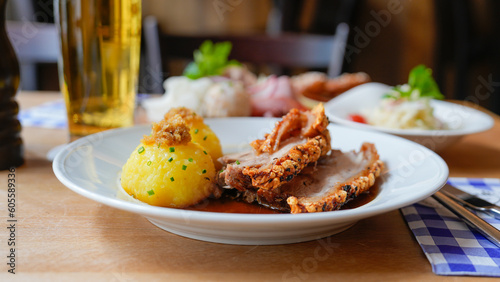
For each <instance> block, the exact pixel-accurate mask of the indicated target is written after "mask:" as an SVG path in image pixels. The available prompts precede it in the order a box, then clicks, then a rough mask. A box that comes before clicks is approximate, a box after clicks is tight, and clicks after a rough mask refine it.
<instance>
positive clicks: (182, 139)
mask: <svg viewBox="0 0 500 282" xmlns="http://www.w3.org/2000/svg"><path fill="white" fill-rule="evenodd" d="M189 141H191V134H189V127H188V126H187V125H186V122H185V120H184V119H183V118H182V116H181V115H178V114H176V115H173V116H169V117H168V118H164V119H162V120H161V121H160V122H158V123H156V122H154V123H153V128H152V132H151V136H144V138H143V139H142V140H141V142H142V143H144V144H161V145H167V146H175V145H183V144H187V143H189Z"/></svg>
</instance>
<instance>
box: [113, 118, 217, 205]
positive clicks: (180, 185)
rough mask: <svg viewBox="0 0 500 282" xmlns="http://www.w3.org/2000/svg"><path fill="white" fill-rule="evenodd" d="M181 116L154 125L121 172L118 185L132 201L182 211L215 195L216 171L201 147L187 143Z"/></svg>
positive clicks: (186, 128)
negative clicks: (150, 132)
mask: <svg viewBox="0 0 500 282" xmlns="http://www.w3.org/2000/svg"><path fill="white" fill-rule="evenodd" d="M190 140H191V136H190V134H189V128H188V127H187V126H186V125H185V123H184V122H183V119H182V118H181V117H180V116H178V115H177V116H175V117H173V118H171V119H170V120H162V121H161V122H160V123H158V124H153V132H152V134H151V136H145V137H144V138H143V139H142V140H141V144H139V146H137V148H136V149H135V150H134V151H133V152H132V154H131V155H130V158H129V159H128V160H127V162H126V163H125V165H124V166H123V169H122V175H121V185H122V187H123V189H124V190H125V191H126V192H127V193H128V194H129V195H131V196H133V197H134V198H136V199H138V200H140V201H143V202H145V203H148V204H150V205H155V206H164V207H173V208H183V207H187V206H190V205H194V204H196V203H198V202H200V201H201V200H203V199H205V198H206V197H208V196H210V195H211V194H212V193H213V192H214V188H215V185H214V183H213V180H214V177H215V168H214V164H213V161H212V158H211V157H210V155H208V153H207V152H206V151H205V149H204V148H203V147H201V146H200V145H198V144H195V143H193V142H191V141H190Z"/></svg>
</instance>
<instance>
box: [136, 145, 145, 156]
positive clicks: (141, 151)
mask: <svg viewBox="0 0 500 282" xmlns="http://www.w3.org/2000/svg"><path fill="white" fill-rule="evenodd" d="M144 151H146V149H144V146H141V147H140V148H139V149H138V150H137V153H139V154H142V153H144Z"/></svg>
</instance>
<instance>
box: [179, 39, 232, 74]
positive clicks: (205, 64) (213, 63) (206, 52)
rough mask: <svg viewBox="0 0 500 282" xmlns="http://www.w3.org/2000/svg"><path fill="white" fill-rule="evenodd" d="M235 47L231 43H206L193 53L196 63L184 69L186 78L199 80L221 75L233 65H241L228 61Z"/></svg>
mask: <svg viewBox="0 0 500 282" xmlns="http://www.w3.org/2000/svg"><path fill="white" fill-rule="evenodd" d="M232 47H233V45H232V44H231V42H229V41H225V42H219V43H215V44H214V43H213V42H212V41H210V40H206V41H204V42H203V43H202V44H201V46H200V48H199V49H198V50H195V51H194V53H193V59H194V62H191V63H190V64H189V65H188V66H187V67H186V69H184V76H186V77H188V78H190V79H198V78H201V77H205V76H213V75H221V74H222V72H223V71H224V69H225V68H226V67H228V66H231V65H240V63H239V62H238V61H235V60H228V57H229V53H231V49H232Z"/></svg>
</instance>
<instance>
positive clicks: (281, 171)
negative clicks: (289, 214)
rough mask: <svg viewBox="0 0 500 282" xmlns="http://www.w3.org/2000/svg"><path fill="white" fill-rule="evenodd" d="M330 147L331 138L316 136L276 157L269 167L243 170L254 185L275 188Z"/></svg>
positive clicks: (262, 187) (314, 160) (268, 188)
mask: <svg viewBox="0 0 500 282" xmlns="http://www.w3.org/2000/svg"><path fill="white" fill-rule="evenodd" d="M327 136H329V134H327ZM330 149H331V148H330V140H329V138H327V137H325V136H323V135H320V136H316V137H314V138H311V139H309V140H308V141H307V142H306V143H305V144H301V145H297V146H295V147H294V148H292V149H291V150H290V151H289V152H288V153H287V154H286V155H285V156H283V157H281V158H279V159H276V160H275V161H274V162H273V164H272V165H271V166H270V167H269V168H266V169H262V168H257V167H246V168H244V169H243V171H242V172H243V174H244V175H246V176H248V177H250V178H251V180H252V186H253V187H257V188H261V189H265V190H271V189H275V188H278V187H280V186H281V185H283V184H284V183H286V182H289V181H290V180H292V179H293V177H295V176H296V175H297V174H298V173H299V172H300V171H302V169H304V167H306V166H307V165H308V164H309V163H313V162H316V161H317V160H318V159H319V158H320V157H321V156H323V155H325V154H326V153H328V151H330Z"/></svg>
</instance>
